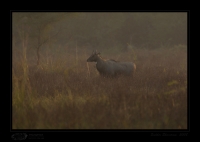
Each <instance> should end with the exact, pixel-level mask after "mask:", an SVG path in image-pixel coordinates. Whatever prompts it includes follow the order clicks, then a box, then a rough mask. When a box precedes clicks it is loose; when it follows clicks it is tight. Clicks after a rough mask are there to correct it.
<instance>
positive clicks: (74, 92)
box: [12, 12, 187, 129]
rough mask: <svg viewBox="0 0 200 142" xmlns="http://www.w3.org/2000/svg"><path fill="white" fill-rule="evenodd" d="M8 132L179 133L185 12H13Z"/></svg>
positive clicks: (183, 116) (183, 106)
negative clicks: (104, 72) (108, 62)
mask: <svg viewBox="0 0 200 142" xmlns="http://www.w3.org/2000/svg"><path fill="white" fill-rule="evenodd" d="M93 50H97V51H98V52H101V54H100V56H101V57H102V58H103V59H114V60H116V61H120V62H133V63H135V64H136V67H137V68H136V72H135V73H134V74H133V76H132V77H124V76H119V77H116V78H115V77H114V78H113V77H112V78H106V77H101V76H100V75H99V72H98V71H97V69H96V63H94V62H86V60H87V59H88V58H89V57H90V56H91V54H92V52H93ZM12 128H13V129H186V128H187V13H184V12H167V13H165V12H142V13H139V12H13V13H12Z"/></svg>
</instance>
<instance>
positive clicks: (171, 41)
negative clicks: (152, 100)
mask: <svg viewBox="0 0 200 142" xmlns="http://www.w3.org/2000/svg"><path fill="white" fill-rule="evenodd" d="M12 34H13V35H12V38H13V50H15V48H17V49H19V48H20V47H22V44H23V42H21V41H24V39H25V38H28V39H27V41H28V43H27V44H28V45H27V47H28V48H29V49H28V50H29V51H30V52H31V54H32V55H35V56H37V58H40V57H39V56H40V52H41V51H43V50H46V49H47V48H49V49H51V50H53V49H56V48H59V47H60V48H68V51H70V49H73V48H75V47H76V48H81V49H91V50H93V49H97V50H99V51H100V52H102V51H107V52H109V51H110V52H115V53H118V52H121V51H125V50H127V48H148V49H156V48H160V47H164V48H168V47H173V46H174V45H179V44H181V45H186V44H187V13H185V12H166V13H165V12H13V13H12ZM28 50H27V51H28ZM91 52H92V51H91ZM37 60H40V59H37ZM37 62H38V63H37V64H39V62H40V61H37Z"/></svg>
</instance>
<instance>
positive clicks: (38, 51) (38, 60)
mask: <svg viewBox="0 0 200 142" xmlns="http://www.w3.org/2000/svg"><path fill="white" fill-rule="evenodd" d="M39 64H40V46H39V45H38V47H37V66H38V65H39Z"/></svg>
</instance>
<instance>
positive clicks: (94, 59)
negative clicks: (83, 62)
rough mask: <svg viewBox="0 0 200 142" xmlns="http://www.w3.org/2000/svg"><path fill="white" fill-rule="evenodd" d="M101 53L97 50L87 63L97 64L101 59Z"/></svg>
mask: <svg viewBox="0 0 200 142" xmlns="http://www.w3.org/2000/svg"><path fill="white" fill-rule="evenodd" d="M99 55H100V52H97V50H95V51H93V52H92V55H91V56H90V57H89V58H88V59H87V62H96V61H97V60H98V59H99Z"/></svg>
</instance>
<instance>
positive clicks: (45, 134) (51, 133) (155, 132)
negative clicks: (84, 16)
mask: <svg viewBox="0 0 200 142" xmlns="http://www.w3.org/2000/svg"><path fill="white" fill-rule="evenodd" d="M12 12H187V16H188V24H187V25H188V29H187V31H188V37H187V40H188V42H187V45H188V47H187V49H188V50H187V51H188V52H187V53H188V55H187V59H188V64H187V68H188V71H187V73H188V86H187V87H188V88H187V91H188V97H187V100H188V119H187V120H188V123H187V129H77V130H76V129H51V130H49V129H12ZM10 59H11V61H10V76H11V79H10V80H11V83H10V100H9V101H10V127H9V132H10V139H13V137H12V136H13V135H14V134H18V133H20V134H22V133H25V134H27V135H28V136H29V135H34V134H35V135H37V134H40V136H41V137H40V138H39V137H37V136H36V137H35V139H45V140H46V139H53V138H54V139H56V140H58V139H63V138H65V139H68V136H69V135H68V133H70V132H73V133H76V132H122V133H123V132H125V133H131V135H134V136H174V135H175V136H179V135H183V136H184V135H185V136H189V133H190V63H189V61H190V10H53V11H52V10H10ZM68 140H69V139H68Z"/></svg>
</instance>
